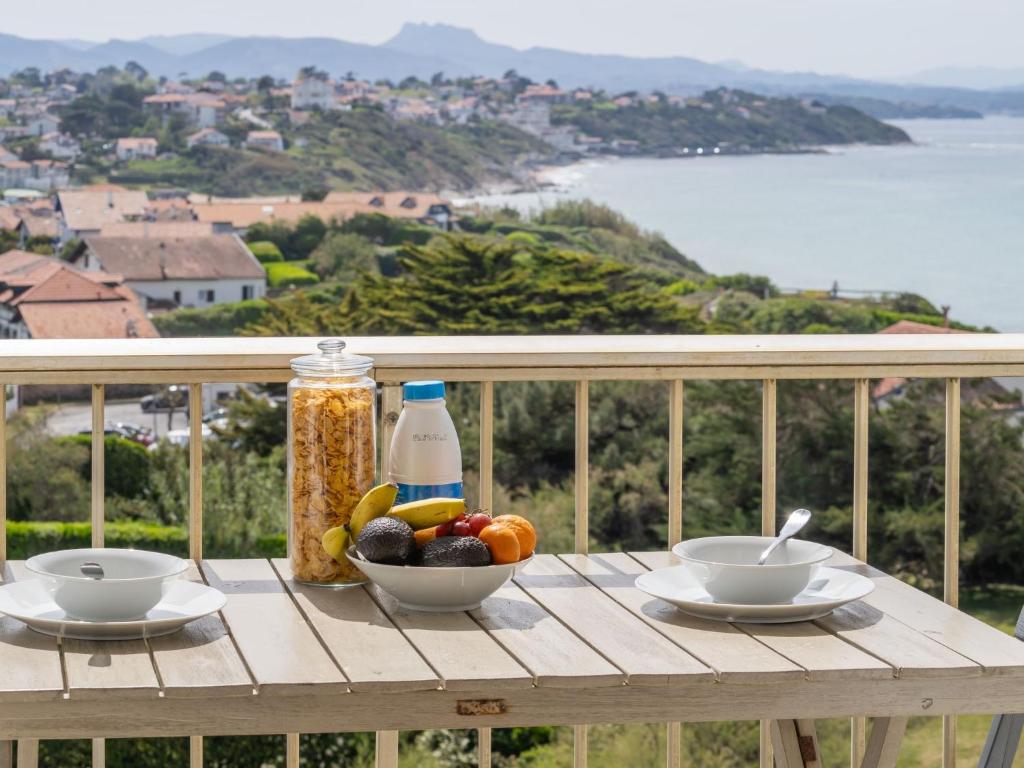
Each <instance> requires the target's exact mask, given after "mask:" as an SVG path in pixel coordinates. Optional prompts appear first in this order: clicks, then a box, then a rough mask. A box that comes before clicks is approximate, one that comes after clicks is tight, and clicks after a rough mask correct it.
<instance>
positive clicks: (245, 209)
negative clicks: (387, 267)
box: [192, 198, 363, 235]
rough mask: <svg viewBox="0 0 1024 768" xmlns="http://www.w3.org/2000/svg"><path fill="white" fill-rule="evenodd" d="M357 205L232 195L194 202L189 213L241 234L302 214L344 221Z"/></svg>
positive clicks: (356, 210)
mask: <svg viewBox="0 0 1024 768" xmlns="http://www.w3.org/2000/svg"><path fill="white" fill-rule="evenodd" d="M362 210H363V209H362V208H360V207H359V206H353V205H351V204H349V203H328V202H319V203H318V202H312V201H310V202H300V201H294V200H288V201H285V202H280V201H273V200H269V201H268V200H265V199H260V198H253V199H252V201H245V200H244V199H234V200H230V201H227V202H223V201H221V202H217V201H212V202H195V203H193V205H192V213H193V215H194V216H195V217H196V220H197V221H201V222H206V223H209V224H210V225H212V226H213V228H214V231H215V232H221V233H237V234H239V235H244V234H245V232H246V230H248V228H249V227H251V226H252V225H253V224H256V223H260V222H262V223H266V224H269V223H272V222H275V221H281V222H284V223H286V224H292V225H294V224H295V223H297V222H298V221H299V219H301V218H303V217H304V216H316V217H317V218H319V219H321V220H322V221H325V222H327V221H331V220H332V219H336V220H338V221H344V220H345V219H348V218H350V217H351V216H352V215H353V214H355V213H359V212H361V211H362Z"/></svg>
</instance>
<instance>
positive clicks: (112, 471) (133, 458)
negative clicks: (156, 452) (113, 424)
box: [57, 435, 150, 499]
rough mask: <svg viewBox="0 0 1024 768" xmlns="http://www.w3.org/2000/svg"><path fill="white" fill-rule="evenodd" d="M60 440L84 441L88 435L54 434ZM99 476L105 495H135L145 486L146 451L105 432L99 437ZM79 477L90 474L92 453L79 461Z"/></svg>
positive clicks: (146, 479)
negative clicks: (81, 462)
mask: <svg viewBox="0 0 1024 768" xmlns="http://www.w3.org/2000/svg"><path fill="white" fill-rule="evenodd" d="M57 439H58V441H60V442H65V443H74V444H77V445H84V446H86V447H87V448H88V447H89V446H90V445H91V443H92V435H70V436H68V437H60V438H57ZM103 454H104V455H103V477H104V489H105V495H107V496H123V497H124V498H127V499H134V498H138V497H139V496H141V495H142V494H144V493H145V492H146V489H147V488H148V487H149V465H150V461H149V452H148V451H147V450H146V449H145V448H144V447H143V446H141V445H139V444H138V443H133V442H132V441H131V440H126V439H125V438H123V437H118V436H117V435H107V436H106V438H104V440H103ZM82 477H83V479H84V480H85V481H86V482H88V481H89V480H90V478H91V477H92V454H91V452H90V454H89V458H88V460H87V461H86V462H85V464H83V465H82Z"/></svg>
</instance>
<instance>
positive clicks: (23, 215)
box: [14, 200, 60, 246]
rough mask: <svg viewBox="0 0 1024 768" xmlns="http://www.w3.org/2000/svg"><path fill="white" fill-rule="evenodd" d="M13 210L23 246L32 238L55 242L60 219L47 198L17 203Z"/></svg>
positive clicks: (58, 233)
mask: <svg viewBox="0 0 1024 768" xmlns="http://www.w3.org/2000/svg"><path fill="white" fill-rule="evenodd" d="M14 210H15V211H16V212H17V216H18V227H17V231H18V237H19V241H20V242H21V244H22V245H23V246H24V245H25V243H27V242H28V241H29V240H32V239H34V238H39V239H46V240H49V241H51V242H54V243H55V242H57V240H58V238H59V236H60V226H59V225H60V221H59V219H58V218H57V212H56V211H54V209H53V207H52V206H51V205H50V203H49V201H48V200H39V201H37V202H35V203H31V204H26V205H18V206H16V207H15V209H14Z"/></svg>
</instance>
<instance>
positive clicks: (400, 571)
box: [349, 548, 533, 612]
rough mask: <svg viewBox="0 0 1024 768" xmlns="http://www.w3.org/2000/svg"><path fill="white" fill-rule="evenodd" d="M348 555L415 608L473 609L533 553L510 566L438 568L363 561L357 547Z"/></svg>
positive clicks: (377, 583) (399, 600) (440, 609)
mask: <svg viewBox="0 0 1024 768" xmlns="http://www.w3.org/2000/svg"><path fill="white" fill-rule="evenodd" d="M349 557H351V558H352V561H353V562H354V563H355V564H356V565H358V566H359V570H361V571H362V572H363V573H365V574H366V577H367V578H368V579H369V580H370V581H372V582H373V583H374V584H376V585H377V586H378V587H380V588H381V589H383V590H384V591H385V592H387V593H388V594H390V595H392V596H393V597H394V598H396V599H397V600H398V602H399V604H400V605H401V606H402V607H403V608H407V609H409V610H413V611H434V612H440V611H470V610H473V609H474V608H479V607H480V602H481V601H482V600H484V599H485V598H487V597H490V596H491V595H492V594H494V593H495V592H496V591H497V590H498V588H499V587H500V586H501V585H502V584H504V583H505V582H506V581H508V580H509V579H510V578H512V574H514V573H515V572H516V571H518V570H519V569H520V568H522V567H523V566H525V565H526V564H527V563H528V562H530V560H532V559H533V556H532V555H531V556H530V557H528V558H526V559H525V560H520V561H519V562H518V563H508V564H507V565H479V566H476V567H472V568H469V567H451V568H435V567H428V566H424V565H382V564H381V563H371V562H369V561H367V560H363V559H362V558H361V557H360V556H359V555H358V554H356V551H355V549H354V548H350V549H349Z"/></svg>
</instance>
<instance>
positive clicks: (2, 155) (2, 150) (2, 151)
mask: <svg viewBox="0 0 1024 768" xmlns="http://www.w3.org/2000/svg"><path fill="white" fill-rule="evenodd" d="M18 159H19V158H18V156H17V155H16V154H14V153H13V152H11V150H9V149H7V147H4V146H0V163H6V162H7V161H9V160H18Z"/></svg>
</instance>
